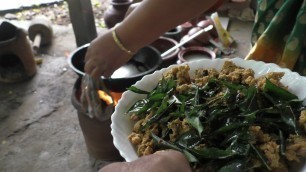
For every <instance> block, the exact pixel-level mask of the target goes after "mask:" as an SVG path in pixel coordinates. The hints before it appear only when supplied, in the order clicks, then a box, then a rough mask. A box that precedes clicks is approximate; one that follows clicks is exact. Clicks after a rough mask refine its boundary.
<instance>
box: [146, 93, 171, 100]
mask: <svg viewBox="0 0 306 172" xmlns="http://www.w3.org/2000/svg"><path fill="white" fill-rule="evenodd" d="M166 95H167V94H165V93H156V94H153V95H151V96H149V97H148V99H149V100H150V101H159V100H163V99H164V97H165V96H166Z"/></svg>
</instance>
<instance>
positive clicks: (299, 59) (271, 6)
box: [246, 0, 306, 75]
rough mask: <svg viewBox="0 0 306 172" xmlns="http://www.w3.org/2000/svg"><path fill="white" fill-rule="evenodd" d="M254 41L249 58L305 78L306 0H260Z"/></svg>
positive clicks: (253, 34) (253, 35) (254, 29)
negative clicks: (283, 68)
mask: <svg viewBox="0 0 306 172" xmlns="http://www.w3.org/2000/svg"><path fill="white" fill-rule="evenodd" d="M251 41H252V45H253V47H252V49H251V51H250V53H249V54H248V55H247V57H246V59H254V60H260V61H264V62H268V63H276V64H278V65H280V66H282V67H286V68H289V69H292V70H293V71H296V72H298V73H299V74H301V75H306V59H305V58H306V0H258V6H257V13H256V18H255V23H254V27H253V33H252V39H251Z"/></svg>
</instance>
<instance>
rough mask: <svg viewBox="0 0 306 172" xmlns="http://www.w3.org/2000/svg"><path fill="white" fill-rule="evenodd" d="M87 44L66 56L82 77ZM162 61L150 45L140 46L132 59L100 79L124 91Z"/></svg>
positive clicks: (156, 67)
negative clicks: (111, 73) (108, 75)
mask: <svg viewBox="0 0 306 172" xmlns="http://www.w3.org/2000/svg"><path fill="white" fill-rule="evenodd" d="M88 46H89V44H85V45H83V46H81V47H79V48H77V49H76V50H75V51H73V52H72V53H71V55H70V56H69V58H68V63H69V66H70V67H71V68H72V69H73V70H74V71H75V72H76V73H77V74H78V75H79V76H80V77H82V76H83V75H84V74H85V73H84V65H85V62H84V58H85V54H86V51H87V48H88ZM161 62H162V58H161V56H160V52H159V51H158V50H156V49H155V48H153V47H151V46H146V47H143V48H141V49H140V50H139V51H138V52H137V53H136V54H135V55H134V56H133V57H132V59H131V60H130V61H129V62H128V63H127V64H125V65H123V66H122V67H120V68H119V69H117V70H116V71H115V72H114V73H113V75H112V76H111V77H110V78H104V77H103V76H101V79H103V80H104V83H105V85H106V87H107V88H108V89H110V90H111V91H114V92H124V91H125V90H126V89H127V88H128V87H129V86H131V85H133V84H135V83H136V82H137V81H138V80H140V79H141V78H142V77H143V76H145V75H147V74H150V73H153V72H154V71H155V70H156V69H158V67H159V66H160V64H161Z"/></svg>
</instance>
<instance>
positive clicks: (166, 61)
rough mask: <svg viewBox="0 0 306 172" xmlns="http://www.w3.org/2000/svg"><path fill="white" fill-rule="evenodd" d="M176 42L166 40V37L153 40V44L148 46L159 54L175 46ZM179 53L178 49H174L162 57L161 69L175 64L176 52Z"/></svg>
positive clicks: (170, 39) (169, 39)
mask: <svg viewBox="0 0 306 172" xmlns="http://www.w3.org/2000/svg"><path fill="white" fill-rule="evenodd" d="M177 44H178V42H177V41H176V40H174V39H172V38H167V37H163V36H162V37H159V38H158V39H157V40H155V41H154V42H153V43H151V44H150V45H151V46H152V47H154V48H156V49H157V50H158V51H159V52H160V53H161V54H162V53H163V52H165V51H167V50H169V49H170V48H172V47H174V46H176V45H177ZM179 51H180V48H177V49H175V51H173V52H172V53H171V54H169V55H167V56H165V57H162V64H161V66H160V67H161V68H163V67H168V66H169V65H172V64H175V62H176V61H177V55H178V52H179Z"/></svg>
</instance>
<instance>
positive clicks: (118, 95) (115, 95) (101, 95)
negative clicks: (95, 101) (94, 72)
mask: <svg viewBox="0 0 306 172" xmlns="http://www.w3.org/2000/svg"><path fill="white" fill-rule="evenodd" d="M110 94H111V96H110V95H108V94H107V93H106V92H105V91H102V90H98V95H99V98H100V99H102V100H103V101H105V102H106V104H108V105H110V104H112V103H114V105H115V106H116V105H117V104H118V101H119V99H120V98H121V95H122V93H116V92H110ZM112 97H113V99H112ZM113 100H114V101H113Z"/></svg>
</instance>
